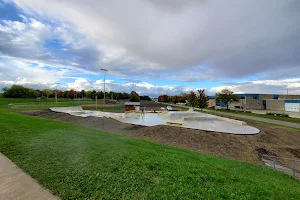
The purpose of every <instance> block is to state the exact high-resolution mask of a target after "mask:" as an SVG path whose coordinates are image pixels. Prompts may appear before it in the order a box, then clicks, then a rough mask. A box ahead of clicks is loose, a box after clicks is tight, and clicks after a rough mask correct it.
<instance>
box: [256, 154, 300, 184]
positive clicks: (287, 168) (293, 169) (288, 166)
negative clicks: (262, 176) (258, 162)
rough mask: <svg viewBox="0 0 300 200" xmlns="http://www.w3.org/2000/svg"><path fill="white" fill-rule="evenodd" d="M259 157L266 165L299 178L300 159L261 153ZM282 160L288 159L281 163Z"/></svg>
mask: <svg viewBox="0 0 300 200" xmlns="http://www.w3.org/2000/svg"><path fill="white" fill-rule="evenodd" d="M261 158H262V161H263V162H265V164H266V165H267V166H269V167H272V168H273V169H276V170H279V171H282V172H284V173H286V174H289V175H292V176H293V177H294V178H297V179H300V160H296V159H292V158H282V157H277V156H270V155H262V156H261ZM267 161H270V162H267ZM282 161H288V162H284V163H283V162H282ZM297 164H299V165H297Z"/></svg>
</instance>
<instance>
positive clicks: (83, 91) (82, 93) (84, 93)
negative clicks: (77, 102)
mask: <svg viewBox="0 0 300 200" xmlns="http://www.w3.org/2000/svg"><path fill="white" fill-rule="evenodd" d="M80 93H81V97H82V98H83V97H85V95H86V92H85V90H81V91H80Z"/></svg>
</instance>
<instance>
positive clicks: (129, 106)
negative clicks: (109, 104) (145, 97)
mask: <svg viewBox="0 0 300 200" xmlns="http://www.w3.org/2000/svg"><path fill="white" fill-rule="evenodd" d="M124 106H125V111H131V110H139V109H140V106H141V102H125V103H124Z"/></svg>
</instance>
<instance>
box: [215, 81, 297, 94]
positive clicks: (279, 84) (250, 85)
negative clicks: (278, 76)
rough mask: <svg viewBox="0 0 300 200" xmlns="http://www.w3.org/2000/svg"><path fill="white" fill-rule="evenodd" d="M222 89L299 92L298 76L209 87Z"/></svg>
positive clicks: (258, 91) (277, 92) (246, 91)
mask: <svg viewBox="0 0 300 200" xmlns="http://www.w3.org/2000/svg"><path fill="white" fill-rule="evenodd" d="M222 89H230V90H232V91H234V92H236V93H254V94H286V93H289V94H300V78H292V79H284V80H280V81H278V80H259V81H244V82H239V83H229V84H225V85H222V86H219V87H214V88H211V92H219V91H221V90H222Z"/></svg>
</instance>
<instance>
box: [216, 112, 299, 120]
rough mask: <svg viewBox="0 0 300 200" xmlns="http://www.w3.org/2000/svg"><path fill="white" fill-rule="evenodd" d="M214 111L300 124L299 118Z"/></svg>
mask: <svg viewBox="0 0 300 200" xmlns="http://www.w3.org/2000/svg"><path fill="white" fill-rule="evenodd" d="M216 111H218V112H226V113H233V114H241V115H247V116H253V117H261V118H267V119H274V120H280V121H286V122H293V123H300V119H299V118H292V117H283V116H274V115H267V114H257V113H249V112H243V111H238V110H226V109H217V110H216Z"/></svg>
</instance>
